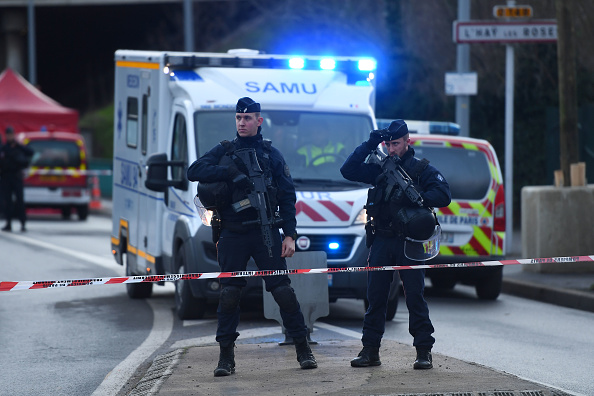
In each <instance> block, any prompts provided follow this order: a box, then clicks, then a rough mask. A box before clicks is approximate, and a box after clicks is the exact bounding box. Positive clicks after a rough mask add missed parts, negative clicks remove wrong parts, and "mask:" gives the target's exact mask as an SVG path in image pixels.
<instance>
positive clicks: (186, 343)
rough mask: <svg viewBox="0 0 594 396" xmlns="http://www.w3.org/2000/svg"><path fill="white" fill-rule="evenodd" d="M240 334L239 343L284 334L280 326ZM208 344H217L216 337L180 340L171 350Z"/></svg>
mask: <svg viewBox="0 0 594 396" xmlns="http://www.w3.org/2000/svg"><path fill="white" fill-rule="evenodd" d="M239 333H240V334H241V335H240V336H239V341H241V339H243V338H255V337H265V336H269V335H272V334H282V329H281V328H280V327H279V326H274V327H258V328H255V329H246V330H240V331H239ZM208 344H216V341H215V336H214V335H209V336H204V337H197V338H189V339H187V340H179V341H177V342H176V343H175V344H173V345H172V346H171V347H170V348H171V349H178V348H187V347H191V346H200V345H208Z"/></svg>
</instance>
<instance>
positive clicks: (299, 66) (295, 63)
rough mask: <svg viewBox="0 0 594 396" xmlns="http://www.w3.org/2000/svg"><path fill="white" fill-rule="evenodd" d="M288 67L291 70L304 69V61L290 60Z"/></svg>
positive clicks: (299, 59)
mask: <svg viewBox="0 0 594 396" xmlns="http://www.w3.org/2000/svg"><path fill="white" fill-rule="evenodd" d="M289 67H290V68H291V69H303V68H304V67H305V59H303V58H291V59H289Z"/></svg>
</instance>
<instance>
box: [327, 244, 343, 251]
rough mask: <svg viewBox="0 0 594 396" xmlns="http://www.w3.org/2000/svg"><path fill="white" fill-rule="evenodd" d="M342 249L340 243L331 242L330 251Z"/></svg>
mask: <svg viewBox="0 0 594 396" xmlns="http://www.w3.org/2000/svg"><path fill="white" fill-rule="evenodd" d="M339 247H340V244H339V243H338V242H330V243H329V244H328V249H330V250H336V249H338V248H339Z"/></svg>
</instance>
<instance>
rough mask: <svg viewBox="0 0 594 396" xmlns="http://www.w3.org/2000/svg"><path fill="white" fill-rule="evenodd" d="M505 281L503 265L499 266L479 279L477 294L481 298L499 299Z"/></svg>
mask: <svg viewBox="0 0 594 396" xmlns="http://www.w3.org/2000/svg"><path fill="white" fill-rule="evenodd" d="M502 283H503V267H497V268H496V270H495V271H494V272H493V273H492V274H491V275H490V276H488V277H485V278H482V279H479V280H478V281H477V282H476V285H475V289H476V295H477V296H478V298H479V299H481V300H497V297H499V294H500V293H501V284H502Z"/></svg>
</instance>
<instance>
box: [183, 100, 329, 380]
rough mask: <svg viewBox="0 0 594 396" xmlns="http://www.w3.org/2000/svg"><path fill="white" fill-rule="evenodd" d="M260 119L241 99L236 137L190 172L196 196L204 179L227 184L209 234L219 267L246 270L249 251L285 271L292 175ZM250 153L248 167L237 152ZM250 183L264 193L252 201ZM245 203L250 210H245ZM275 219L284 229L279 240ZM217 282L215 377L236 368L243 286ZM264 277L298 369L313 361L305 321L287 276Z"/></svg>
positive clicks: (292, 232) (290, 241)
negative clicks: (257, 173)
mask: <svg viewBox="0 0 594 396" xmlns="http://www.w3.org/2000/svg"><path fill="white" fill-rule="evenodd" d="M262 122H263V118H262V117H261V116H260V104H259V103H256V102H254V101H253V100H252V99H251V98H248V97H244V98H241V99H239V101H238V102H237V106H236V114H235V123H236V127H237V134H236V137H235V139H234V140H233V141H232V142H229V141H222V142H221V143H220V144H218V145H217V146H215V147H214V148H213V149H211V150H210V151H209V152H207V153H206V154H204V155H203V156H202V157H201V158H199V159H198V160H197V161H196V162H194V163H193V164H192V165H191V166H190V167H189V168H188V172H187V176H188V179H189V180H192V181H198V182H200V184H199V187H198V190H199V194H198V195H199V198H200V199H201V201H202V200H203V197H202V195H201V193H200V189H201V185H208V184H211V183H216V182H218V183H219V184H221V182H222V186H223V187H224V188H223V191H225V189H226V188H227V187H226V186H228V188H229V190H230V191H229V196H228V197H220V196H217V198H216V199H214V201H215V202H216V213H217V215H218V217H219V219H220V235H215V236H214V238H215V239H217V238H218V242H216V243H217V260H218V263H219V265H220V267H221V270H222V271H224V272H227V271H244V270H245V269H246V266H247V262H248V260H249V258H250V257H253V258H254V261H255V262H256V265H257V266H258V268H260V269H261V270H278V269H282V270H286V269H287V264H286V260H285V257H291V256H293V254H294V253H295V239H296V238H297V234H296V226H297V221H296V219H295V201H296V196H295V187H294V185H293V179H292V178H291V174H290V173H289V167H288V166H287V164H286V163H285V160H284V158H283V156H282V154H281V153H280V151H278V150H277V149H276V148H274V147H272V145H271V142H270V141H268V140H266V141H265V140H264V139H263V138H262V135H261V133H260V132H261V128H262V127H261V125H262ZM254 152H255V157H254V158H257V161H256V160H254V161H253V162H254V164H252V166H251V167H248V166H246V164H245V161H242V159H241V158H246V156H244V155H240V153H241V154H248V156H249V154H250V153H254ZM254 167H255V168H258V169H259V170H260V169H261V172H262V179H263V180H264V181H265V183H264V184H265V185H266V187H265V193H262V191H259V190H258V188H257V186H258V181H259V180H260V179H258V178H253V179H252V178H250V177H248V176H250V173H251V172H250V169H253V168H254ZM260 185H261V184H260ZM253 190H258V191H259V194H260V196H261V197H263V198H264V199H257V200H256V199H253V200H250V199H249V194H252V193H250V191H253ZM246 192H247V198H246ZM219 193H220V191H219ZM222 194H223V195H224V194H225V193H224V192H223V193H222ZM219 195H220V194H219ZM262 201H264V202H266V205H265V206H266V207H264V208H263V207H261V206H260V205H259V204H258V203H260V204H261V203H262ZM253 206H258V207H257V208H255V207H253ZM244 207H247V209H245V210H243V208H244ZM256 209H258V210H256ZM279 226H281V227H282V229H283V232H284V235H285V237H284V239H283V240H281V235H280V232H279V230H278V227H279ZM271 230H272V231H271ZM220 282H221V287H222V289H221V294H220V297H219V306H218V309H217V315H218V327H217V335H216V340H217V342H218V343H219V345H220V356H219V363H218V365H217V368H216V369H215V371H214V375H215V377H218V376H226V375H230V374H232V373H234V372H235V355H234V347H235V340H236V339H237V337H238V336H239V333H238V332H237V325H238V324H239V313H240V310H239V302H240V295H241V289H242V287H244V286H245V285H246V284H247V281H246V280H245V278H222V279H221V280H220ZM264 282H265V284H266V291H268V292H271V293H272V295H273V297H274V299H275V301H276V302H277V304H278V305H279V308H280V314H281V317H282V320H283V326H284V327H285V328H286V330H287V335H288V336H289V337H291V338H292V339H293V340H294V342H295V349H296V352H297V360H298V361H299V364H300V366H301V368H302V369H311V368H317V366H318V365H317V362H316V360H315V358H314V356H313V354H312V351H311V349H310V347H309V344H308V341H307V332H308V330H307V326H306V325H305V320H304V318H303V314H302V312H301V307H300V306H299V302H298V301H297V297H296V295H295V292H294V290H293V289H292V288H291V286H290V283H291V281H290V280H289V277H288V276H287V275H280V276H268V277H264Z"/></svg>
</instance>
